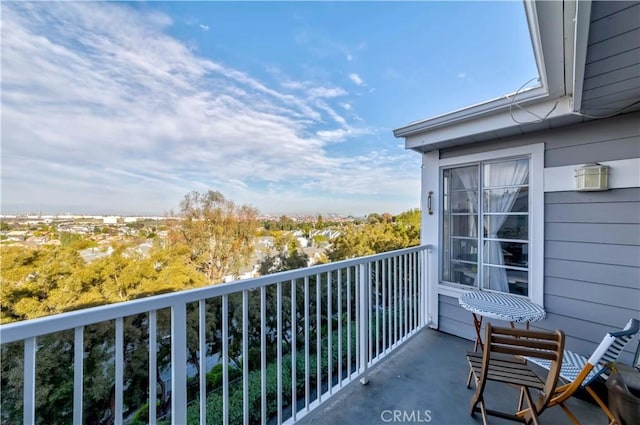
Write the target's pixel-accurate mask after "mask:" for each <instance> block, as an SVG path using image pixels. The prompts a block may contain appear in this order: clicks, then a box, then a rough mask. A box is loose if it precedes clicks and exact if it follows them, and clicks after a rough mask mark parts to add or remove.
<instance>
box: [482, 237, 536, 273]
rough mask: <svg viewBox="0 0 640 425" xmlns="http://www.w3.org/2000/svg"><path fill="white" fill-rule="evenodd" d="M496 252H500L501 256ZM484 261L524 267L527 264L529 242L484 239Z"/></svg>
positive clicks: (499, 264)
mask: <svg viewBox="0 0 640 425" xmlns="http://www.w3.org/2000/svg"><path fill="white" fill-rule="evenodd" d="M497 253H501V254H502V255H501V257H498V256H497ZM484 263H485V264H495V265H498V266H515V267H524V268H526V267H528V265H529V244H526V243H520V242H498V241H486V242H485V245H484Z"/></svg>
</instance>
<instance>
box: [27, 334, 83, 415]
mask: <svg viewBox="0 0 640 425" xmlns="http://www.w3.org/2000/svg"><path fill="white" fill-rule="evenodd" d="M83 366H84V326H78V327H76V328H75V329H74V336H73V423H74V424H80V423H82V422H83V420H82V389H83V387H84V386H83V382H82V381H83V376H84V375H83V373H82V372H83ZM27 423H28V422H27Z"/></svg>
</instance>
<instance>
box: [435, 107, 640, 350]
mask: <svg viewBox="0 0 640 425" xmlns="http://www.w3.org/2000/svg"><path fill="white" fill-rule="evenodd" d="M639 122H640V114H638V113H633V114H626V115H623V116H619V117H615V118H611V119H607V120H598V121H589V122H586V123H582V124H577V125H573V126H569V127H565V128H561V129H552V130H546V131H542V132H539V133H535V134H530V135H526V136H522V137H518V138H511V139H505V140H501V141H494V142H489V143H485V144H473V145H468V146H465V147H460V148H457V149H449V150H446V151H441V158H452V157H456V156H460V155H466V154H470V153H476V152H480V151H483V150H496V149H503V148H507V147H513V146H521V145H526V144H530V143H540V142H544V143H545V167H558V166H567V165H582V164H585V163H589V162H601V161H613V160H618V159H628V158H639V157H640V125H639V124H638V123H639ZM638 172H640V170H639V171H638ZM544 256H545V261H544V276H545V295H544V303H545V309H546V311H547V318H546V319H545V320H544V321H542V322H539V323H534V324H532V326H533V327H534V328H535V327H537V328H541V329H549V330H552V329H562V330H563V331H565V333H566V335H567V348H568V349H570V350H573V351H576V352H579V353H583V354H589V353H591V352H593V350H594V349H595V347H596V345H597V344H598V343H599V342H600V341H601V340H602V337H603V336H604V335H605V334H606V333H607V332H608V331H611V330H613V329H618V328H620V327H622V326H624V325H625V324H626V323H627V321H628V320H629V319H630V318H632V317H635V318H639V319H640V188H635V187H632V188H625V189H615V190H608V191H603V192H574V191H571V192H548V193H545V247H544ZM439 308H440V313H439V328H440V330H442V331H444V332H447V333H451V334H454V335H458V336H461V337H464V338H468V339H473V338H474V337H475V333H474V331H473V326H472V319H471V314H470V313H469V312H468V311H466V310H464V309H462V308H461V307H460V306H459V305H458V302H457V300H456V299H455V298H453V297H449V296H443V295H440V297H439ZM501 324H504V323H501ZM637 339H638V338H637V337H636V339H635V340H634V341H632V343H631V344H629V345H628V346H627V348H626V350H625V353H624V355H623V359H624V360H626V361H630V359H631V356H632V353H633V350H635V347H636V346H637Z"/></svg>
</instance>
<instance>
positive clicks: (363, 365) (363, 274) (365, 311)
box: [358, 263, 370, 384]
mask: <svg viewBox="0 0 640 425" xmlns="http://www.w3.org/2000/svg"><path fill="white" fill-rule="evenodd" d="M368 270H369V263H365V264H359V265H358V303H359V304H360V311H359V313H360V315H359V317H358V337H359V338H358V345H359V346H360V374H361V375H362V378H360V383H361V384H367V383H368V382H369V379H368V378H367V369H368V367H367V363H368V358H367V357H368V353H369V350H368V349H367V347H368V346H369V343H368V341H367V340H368V337H369V295H368V294H369V291H368V287H369V286H370V285H369V276H368Z"/></svg>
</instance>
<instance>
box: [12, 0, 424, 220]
mask: <svg viewBox="0 0 640 425" xmlns="http://www.w3.org/2000/svg"><path fill="white" fill-rule="evenodd" d="M0 7H2V16H3V18H2V28H1V31H2V40H3V54H2V58H1V65H2V81H1V84H2V114H3V126H2V157H3V158H2V162H3V164H2V205H3V212H6V213H8V212H10V211H9V210H8V209H14V211H15V210H16V209H18V210H20V209H23V208H40V209H46V210H48V211H50V212H52V213H53V212H66V211H72V212H87V213H91V212H95V213H138V214H143V213H144V214H149V213H155V214H162V213H163V212H165V211H168V210H170V209H171V208H175V207H176V206H177V205H178V203H179V202H180V199H181V198H182V197H183V196H184V194H185V193H187V192H189V191H191V190H201V191H202V190H207V189H209V188H211V189H217V190H220V191H222V193H224V194H225V195H226V196H228V197H229V198H231V199H233V200H234V201H236V202H241V203H251V204H253V205H255V206H257V207H258V208H260V209H261V210H263V211H277V212H289V211H287V210H284V208H289V207H291V208H294V207H296V206H300V207H302V206H304V208H306V209H307V210H309V209H312V210H313V209H318V208H322V209H318V210H319V211H327V210H329V211H338V206H341V207H340V208H343V207H344V208H347V207H348V205H351V206H352V208H354V209H355V210H351V212H357V211H359V210H358V209H361V208H365V207H367V208H368V206H370V205H373V204H374V203H375V202H386V199H385V197H384V196H382V197H381V198H380V196H381V195H380V193H383V192H385V191H389V193H393V194H399V193H402V194H406V195H407V196H409V197H414V196H417V195H416V194H418V193H419V191H418V187H417V186H418V184H419V171H418V170H419V165H418V163H419V157H418V156H416V155H410V154H409V155H406V154H407V153H405V152H401V153H402V155H405V156H403V158H404V159H403V160H402V161H401V162H403V165H400V164H399V162H398V161H397V160H396V159H395V158H394V155H390V154H388V153H385V154H384V155H380V154H379V153H375V152H369V151H366V152H365V153H364V154H355V153H353V151H349V152H347V151H345V150H344V149H342V150H334V146H335V144H336V143H337V142H345V141H354V142H355V141H356V140H359V139H358V138H359V137H364V136H367V135H373V134H374V133H375V132H374V131H373V130H371V129H369V128H367V127H366V125H365V123H362V122H355V123H354V122H351V123H350V122H349V119H347V118H346V117H343V116H341V115H340V114H339V113H338V112H336V108H337V107H342V109H345V110H350V109H351V108H350V107H349V108H347V107H345V106H344V105H346V103H344V102H342V104H339V103H338V102H336V103H335V105H334V104H332V103H331V102H335V99H336V98H339V97H341V96H345V95H346V94H347V93H346V91H345V90H344V89H341V88H339V87H334V86H330V85H327V84H322V83H316V82H312V81H303V82H294V80H293V79H290V80H289V83H288V84H281V85H278V86H275V85H269V84H267V83H265V82H263V81H261V80H259V79H257V78H256V77H254V76H252V75H250V74H248V73H246V72H244V71H243V70H240V69H235V68H233V67H230V66H228V65H223V64H221V63H218V62H216V61H215V60H213V59H210V58H205V57H201V56H198V54H197V50H192V49H189V48H188V47H187V46H186V45H185V43H183V42H181V41H180V40H178V39H176V38H174V37H172V36H170V35H168V30H169V29H170V27H171V25H172V22H173V21H172V20H171V18H170V17H167V16H165V15H162V14H159V13H150V12H148V11H145V13H144V14H143V13H140V12H138V11H136V10H135V9H133V8H131V7H129V6H127V5H124V4H119V3H82V2H78V3H46V4H45V3H18V2H3V3H2V4H1V6H0ZM354 75H355V74H354ZM411 161H413V163H415V164H414V165H415V167H414V168H415V170H414V172H413V171H411V170H412V167H407V163H411ZM363 174H366V175H363ZM265 187H272V188H277V190H276V189H273V190H265V189H264V188H265ZM303 187H305V188H307V189H306V191H305V190H303V189H302V188H303ZM355 195H357V196H359V197H361V198H362V199H361V200H360V201H353V202H352V203H351V204H349V200H350V199H351V200H353V198H354V196H355ZM376 199H378V200H377V201H376ZM380 199H382V201H381V200H380ZM332 202H335V205H336V207H335V208H331V207H329V206H331V205H333V204H332ZM342 211H344V210H342ZM360 211H362V210H360ZM366 211H367V210H364V212H366ZM368 211H371V210H370V209H369V210H368ZM18 212H21V211H18Z"/></svg>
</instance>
